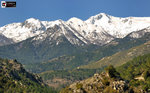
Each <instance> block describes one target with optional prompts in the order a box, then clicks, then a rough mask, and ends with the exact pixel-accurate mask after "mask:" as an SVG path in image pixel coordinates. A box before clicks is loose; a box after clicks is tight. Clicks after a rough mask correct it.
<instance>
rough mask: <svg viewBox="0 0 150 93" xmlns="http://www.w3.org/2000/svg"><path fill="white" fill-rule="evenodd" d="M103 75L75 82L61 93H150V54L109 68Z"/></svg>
mask: <svg viewBox="0 0 150 93" xmlns="http://www.w3.org/2000/svg"><path fill="white" fill-rule="evenodd" d="M105 70H106V71H105V72H102V73H101V74H95V75H94V76H93V77H91V78H88V79H86V80H83V81H79V82H75V83H73V84H71V85H70V86H68V87H66V88H65V89H63V90H62V91H61V93H149V92H150V54H147V55H144V56H138V57H136V58H134V59H133V60H131V61H129V62H127V63H126V64H124V65H122V66H120V67H118V68H117V70H116V69H115V68H114V67H113V66H111V65H110V66H109V67H107V68H106V69H105Z"/></svg>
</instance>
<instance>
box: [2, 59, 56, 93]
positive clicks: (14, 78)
mask: <svg viewBox="0 0 150 93" xmlns="http://www.w3.org/2000/svg"><path fill="white" fill-rule="evenodd" d="M23 92H28V93H31V92H32V93H33V92H36V93H41V92H44V93H50V92H53V93H55V91H53V90H52V89H51V88H49V87H47V86H46V85H45V84H44V83H43V81H42V79H41V77H39V76H38V75H37V74H32V73H29V72H27V71H26V70H25V69H24V68H23V66H22V65H21V64H20V63H18V62H17V61H16V60H7V59H1V58H0V93H23Z"/></svg>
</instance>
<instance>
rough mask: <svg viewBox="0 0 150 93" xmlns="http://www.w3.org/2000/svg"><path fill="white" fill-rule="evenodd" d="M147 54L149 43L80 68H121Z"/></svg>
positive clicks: (149, 49)
mask: <svg viewBox="0 0 150 93" xmlns="http://www.w3.org/2000/svg"><path fill="white" fill-rule="evenodd" d="M148 53H150V41H148V42H147V43H144V44H142V45H140V46H136V47H133V48H131V49H129V50H125V51H121V52H118V53H116V54H114V55H112V56H109V57H104V58H103V59H101V60H99V61H97V62H94V63H91V64H88V65H84V66H81V67H80V68H82V69H87V68H88V69H96V68H101V67H104V66H108V65H113V66H121V65H122V64H124V63H126V62H128V61H129V60H131V59H133V58H134V57H137V56H139V55H144V54H148Z"/></svg>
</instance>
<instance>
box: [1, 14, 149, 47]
mask: <svg viewBox="0 0 150 93" xmlns="http://www.w3.org/2000/svg"><path fill="white" fill-rule="evenodd" d="M148 27H150V17H126V18H120V17H114V16H110V15H107V14H105V13H100V14H98V15H95V16H92V17H90V18H89V19H87V20H85V21H83V20H81V19H78V18H75V17H73V18H70V19H69V20H68V21H63V20H56V21H40V20H38V19H34V18H30V19H27V20H25V21H24V22H22V23H12V24H8V25H5V26H3V27H0V35H2V36H3V38H7V40H6V39H4V40H1V41H0V44H1V46H2V45H7V44H12V43H18V42H21V41H23V40H26V39H28V38H31V37H34V36H35V37H34V38H33V40H35V41H37V42H38V43H41V42H42V41H44V40H45V39H46V37H48V36H49V43H51V42H52V41H54V40H56V41H57V42H56V45H58V44H59V43H60V42H61V41H60V40H57V39H58V38H59V37H61V36H63V37H65V38H66V40H68V41H69V42H70V43H71V44H74V45H80V46H82V45H87V44H95V45H104V44H107V43H109V42H110V41H112V40H114V39H115V38H124V37H125V36H127V35H128V34H130V33H132V32H137V31H139V30H142V29H146V28H148ZM51 28H56V30H55V31H50V29H51ZM132 37H133V38H138V37H140V36H139V35H138V34H136V33H134V35H132ZM8 39H10V40H8ZM4 42H5V43H4Z"/></svg>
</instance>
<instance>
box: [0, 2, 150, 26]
mask: <svg viewBox="0 0 150 93" xmlns="http://www.w3.org/2000/svg"><path fill="white" fill-rule="evenodd" d="M8 1H10V0H8ZM11 1H12V0H11ZM16 1H17V8H7V9H6V8H5V9H3V8H0V26H3V25H6V24H9V23H13V22H23V21H25V20H26V19H28V18H31V17H33V18H37V19H40V20H47V21H52V20H57V19H62V20H68V19H69V18H71V17H78V18H80V19H83V20H86V19H88V18H89V17H90V16H93V15H96V14H99V13H106V14H109V15H112V16H118V17H128V16H136V17H148V16H149V17H150V0H16Z"/></svg>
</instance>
